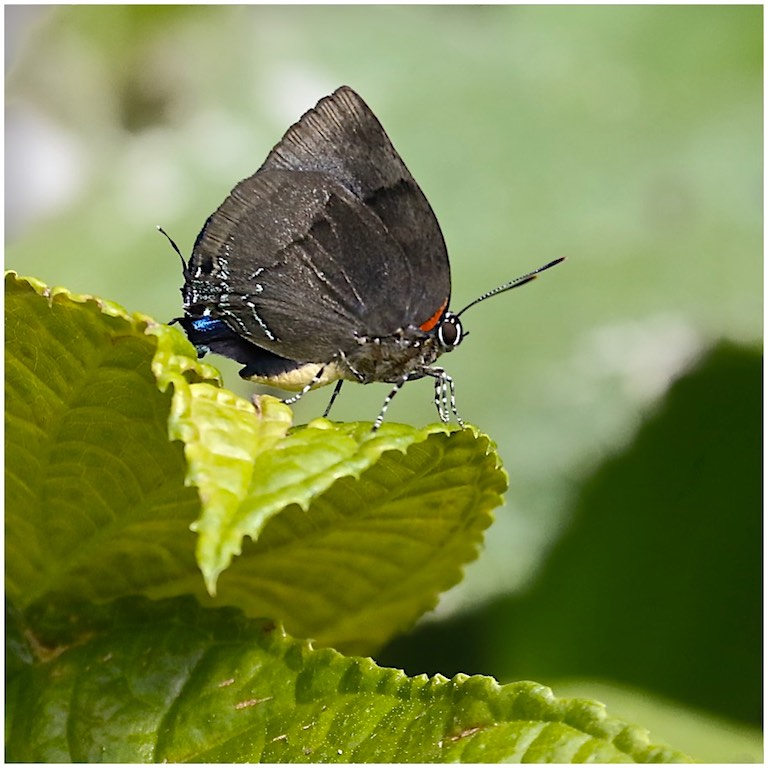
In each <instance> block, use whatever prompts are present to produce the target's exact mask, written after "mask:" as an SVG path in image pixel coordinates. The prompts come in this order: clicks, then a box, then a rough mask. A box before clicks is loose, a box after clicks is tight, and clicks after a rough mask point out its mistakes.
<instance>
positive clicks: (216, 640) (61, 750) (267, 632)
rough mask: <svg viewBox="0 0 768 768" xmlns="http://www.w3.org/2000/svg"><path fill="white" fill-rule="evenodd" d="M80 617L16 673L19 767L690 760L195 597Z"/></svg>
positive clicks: (10, 731)
mask: <svg viewBox="0 0 768 768" xmlns="http://www.w3.org/2000/svg"><path fill="white" fill-rule="evenodd" d="M48 620H49V621H50V620H51V617H48ZM57 621H58V622H60V623H67V622H66V620H65V618H64V617H58V619H57ZM69 623H70V626H72V627H74V628H73V629H72V630H71V631H70V635H69V637H68V638H67V640H68V642H67V645H59V646H57V647H55V648H47V650H46V653H45V654H44V655H43V654H41V657H40V658H39V659H38V661H37V663H35V664H25V665H23V666H22V668H21V669H20V671H18V672H17V673H16V674H15V676H14V677H13V679H12V680H11V689H10V690H11V695H10V696H9V699H8V706H7V710H8V712H9V718H10V720H9V724H8V727H7V729H6V737H7V742H6V759H7V760H9V761H38V762H57V761H59V762H61V761H78V762H92V761H99V762H150V761H154V762H160V761H163V762H165V761H168V762H182V761H193V762H304V763H306V762H344V763H346V762H379V763H383V762H422V763H423V762H456V761H462V762H501V761H509V762H518V761H541V762H545V761H546V762H570V761H575V762H586V761H593V762H596V761H600V762H609V761H611V762H631V761H637V762H660V761H681V760H685V756H684V755H682V754H680V753H678V752H675V751H674V750H671V749H668V748H665V747H659V746H654V745H652V744H651V743H650V742H649V739H648V734H647V733H646V732H645V731H643V730H642V729H639V728H636V727H634V726H631V725H628V724H627V723H624V722H622V721H619V720H616V719H614V718H612V717H609V716H608V715H607V713H606V712H605V709H604V707H602V705H600V704H597V703H595V702H590V701H585V700H579V699H557V698H555V697H554V696H553V695H552V693H551V691H550V690H549V689H547V688H545V687H544V686H541V685H537V684H535V683H527V682H523V683H515V684H512V685H506V686H500V685H498V684H497V683H496V682H495V681H494V680H492V679H491V678H487V677H479V676H476V677H467V676H466V675H458V676H456V677H455V678H454V679H452V680H448V679H447V678H444V677H441V676H436V677H433V678H427V677H426V676H424V675H422V676H419V677H415V678H408V677H406V676H405V675H404V674H403V673H402V672H399V671H397V670H393V669H383V668H380V667H377V666H376V665H375V664H374V663H373V661H371V660H370V659H362V658H345V657H343V656H341V655H340V654H338V653H337V652H335V651H333V650H330V649H324V650H313V649H312V647H311V646H310V645H309V644H308V643H306V642H297V641H295V640H293V639H291V638H290V637H288V636H287V635H285V633H284V632H283V631H282V630H281V629H279V628H277V627H275V626H274V625H273V624H271V623H269V622H267V623H265V622H262V621H254V620H248V619H245V618H244V617H243V616H242V615H240V614H239V613H238V612H236V611H234V610H231V609H219V610H210V609H208V610H206V609H201V608H199V607H197V606H196V605H195V603H194V601H192V600H189V599H176V600H166V601H162V602H150V601H146V600H143V599H132V600H129V601H123V602H121V603H118V604H115V605H112V606H109V607H107V608H105V609H102V610H100V611H91V612H90V615H89V616H88V617H87V618H86V619H83V617H82V616H80V617H75V616H71V617H69ZM42 626H43V625H40V626H39V627H38V648H43V647H45V646H44V644H45V642H46V641H47V639H48V638H47V635H46V632H45V630H43V629H41V627H42Z"/></svg>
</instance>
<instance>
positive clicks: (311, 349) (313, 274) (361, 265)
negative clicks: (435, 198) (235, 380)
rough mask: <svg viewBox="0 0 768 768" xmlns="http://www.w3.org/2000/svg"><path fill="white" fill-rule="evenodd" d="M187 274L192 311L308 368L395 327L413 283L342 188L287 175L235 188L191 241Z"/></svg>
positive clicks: (390, 243)
mask: <svg viewBox="0 0 768 768" xmlns="http://www.w3.org/2000/svg"><path fill="white" fill-rule="evenodd" d="M187 273H188V280H187V287H186V289H185V290H186V293H185V300H186V303H187V305H188V306H189V307H190V313H191V314H193V315H195V314H201V312H202V310H203V309H208V311H209V315H210V317H212V318H219V319H222V320H224V322H226V324H227V325H228V326H229V327H230V328H231V329H232V330H233V331H235V333H237V334H238V335H241V336H242V337H244V338H246V339H248V340H249V341H252V342H253V343H255V344H257V345H259V346H262V347H264V348H266V349H269V350H272V351H273V352H275V353H277V354H279V355H281V356H282V357H287V358H289V359H292V360H299V361H311V362H327V361H329V360H330V359H332V358H333V357H334V356H335V355H336V354H337V353H338V352H339V351H343V352H350V351H351V350H353V349H354V348H355V347H356V346H357V341H356V338H357V337H359V336H387V335H389V334H391V333H393V332H394V331H395V330H397V329H398V328H400V327H401V326H402V325H403V315H404V314H405V313H407V314H412V309H411V308H410V306H409V303H408V291H409V290H411V288H410V286H412V285H413V284H414V281H415V280H416V279H417V276H416V275H415V273H414V272H413V270H412V269H411V265H410V264H409V262H408V260H407V259H406V258H405V257H404V254H403V252H402V248H401V247H400V245H399V244H398V243H397V242H395V241H394V240H393V239H392V237H391V235H390V233H389V232H388V231H387V229H386V228H385V227H384V225H383V224H382V222H381V221H380V220H379V218H378V217H377V216H376V215H375V214H374V213H373V212H372V211H371V210H370V209H369V208H368V207H367V206H365V205H363V204H362V203H361V202H360V201H359V200H358V199H357V198H356V197H354V195H352V194H351V193H350V192H349V190H347V189H346V188H345V187H342V186H341V185H339V184H337V183H336V182H335V181H334V180H333V179H331V178H330V177H328V176H327V175H324V174H322V173H313V172H306V173H303V172H293V171H259V172H258V173H256V174H255V175H253V176H251V177H250V178H249V179H246V180H245V181H242V182H240V184H238V185H237V187H235V189H234V190H233V191H232V193H231V194H230V196H229V197H228V198H227V199H226V200H225V201H224V203H223V204H222V205H221V207H220V208H219V209H218V210H217V211H216V212H215V213H214V214H213V215H212V216H211V217H210V218H209V219H208V222H207V223H206V225H205V227H204V228H203V230H202V232H201V233H200V235H199V236H198V239H197V242H196V244H195V247H194V250H193V253H192V257H191V258H190V261H189V265H188V268H187ZM392 286H394V287H396V288H399V289H402V288H403V287H404V286H406V289H405V290H403V291H402V295H400V294H399V293H398V291H393V290H392ZM196 307H197V308H199V310H196Z"/></svg>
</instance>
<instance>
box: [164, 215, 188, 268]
mask: <svg viewBox="0 0 768 768" xmlns="http://www.w3.org/2000/svg"><path fill="white" fill-rule="evenodd" d="M157 231H158V232H160V234H162V235H165V237H166V239H167V240H168V242H169V243H170V244H171V248H173V250H174V251H176V253H178V254H179V258H180V259H181V268H182V269H183V270H184V277H187V262H186V261H184V257H183V256H182V255H181V251H180V250H179V246H178V245H176V243H174V242H173V238H172V237H171V236H170V235H169V234H168V233H167V232H166V231H165V230H164V229H163V228H162V227H161V226H160V225H159V224H158V225H157Z"/></svg>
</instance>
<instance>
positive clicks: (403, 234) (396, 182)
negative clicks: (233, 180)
mask: <svg viewBox="0 0 768 768" xmlns="http://www.w3.org/2000/svg"><path fill="white" fill-rule="evenodd" d="M277 169H282V170H291V171H320V172H322V173H327V174H328V175H329V176H331V177H332V178H334V179H335V180H336V181H337V182H338V183H339V184H341V185H343V186H344V187H346V188H347V189H348V190H350V192H352V194H354V195H355V197H357V198H358V199H360V200H361V201H362V202H363V203H365V205H367V206H370V208H371V209H372V210H373V211H374V212H375V213H376V215H377V216H378V217H379V219H381V221H382V223H383V224H384V226H385V227H386V229H387V231H388V232H389V233H390V235H391V236H392V238H393V239H394V240H396V241H397V242H398V243H399V244H400V247H401V248H402V249H403V252H404V254H405V256H406V258H407V259H408V261H409V262H410V263H411V264H413V265H414V267H415V269H416V271H417V273H418V275H419V276H420V280H421V282H420V283H419V282H418V281H417V284H415V285H413V286H411V287H409V290H410V291H412V293H411V295H410V296H409V298H410V300H411V303H410V307H411V310H412V312H413V314H412V315H409V316H408V318H407V321H408V322H409V323H412V324H414V325H417V326H418V325H421V324H422V323H423V322H424V321H425V320H426V319H427V318H429V317H431V316H432V315H433V314H434V313H435V312H436V311H437V310H438V309H439V307H440V306H441V305H443V304H444V303H447V302H448V301H449V300H450V293H451V274H450V266H449V263H448V253H447V251H446V248H445V242H444V240H443V235H442V232H441V231H440V225H439V224H438V222H437V218H436V217H435V214H434V212H433V211H432V208H431V207H430V205H429V202H428V201H427V198H426V197H425V196H424V193H423V192H422V191H421V189H420V188H419V186H418V184H416V182H415V181H414V179H413V177H412V176H411V174H410V172H409V171H408V169H407V168H406V167H405V163H404V162H403V161H402V159H401V158H400V155H398V153H397V151H396V150H395V148H394V147H393V146H392V142H391V141H390V140H389V137H388V136H387V134H386V132H385V131H384V128H382V126H381V123H380V122H379V121H378V120H377V119H376V116H375V115H374V114H373V112H371V110H370V109H369V107H368V105H367V104H366V103H365V102H364V101H363V100H362V99H361V98H360V96H358V95H357V94H356V93H355V92H354V91H353V90H352V89H351V88H349V87H348V86H342V87H341V88H339V89H338V90H336V91H335V92H334V93H332V94H331V95H330V96H326V97H325V98H324V99H321V100H320V101H319V102H318V103H317V105H316V106H315V107H314V108H313V109H310V110H309V111H308V112H307V113H306V114H305V115H304V116H303V117H302V118H301V119H300V120H299V121H298V122H297V123H296V124H295V125H292V126H291V127H290V128H289V129H288V130H287V131H286V133H285V136H283V138H282V139H281V140H280V142H279V144H277V146H276V147H275V148H274V149H273V150H272V151H271V152H270V153H269V155H268V157H267V159H266V161H265V162H264V165H262V167H261V169H260V170H262V171H266V170H277Z"/></svg>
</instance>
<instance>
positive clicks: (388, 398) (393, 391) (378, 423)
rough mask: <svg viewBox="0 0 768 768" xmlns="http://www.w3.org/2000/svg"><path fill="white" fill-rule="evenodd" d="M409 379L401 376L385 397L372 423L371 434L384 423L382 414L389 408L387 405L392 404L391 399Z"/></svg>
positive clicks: (408, 375) (408, 376)
mask: <svg viewBox="0 0 768 768" xmlns="http://www.w3.org/2000/svg"><path fill="white" fill-rule="evenodd" d="M409 378H410V374H407V375H405V376H403V378H402V379H400V380H399V381H398V382H397V383H396V384H395V386H394V387H392V389H391V391H390V393H389V394H388V395H387V396H386V398H385V400H384V403H383V404H382V406H381V410H380V411H379V415H378V416H377V417H376V421H374V422H373V429H372V430H371V432H375V431H376V430H377V429H378V428H379V427H380V426H381V425H382V424H383V423H384V414H385V413H386V412H387V408H389V404H390V403H391V402H392V398H393V397H394V396H395V395H396V394H397V393H398V392H399V391H400V389H401V387H402V386H403V384H405V382H406V381H408V379H409Z"/></svg>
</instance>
